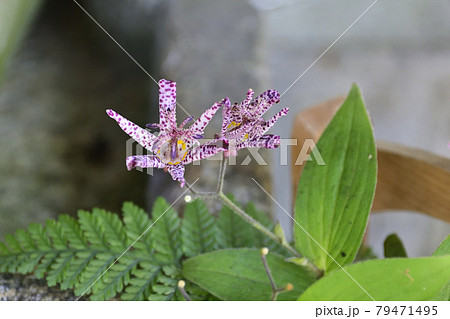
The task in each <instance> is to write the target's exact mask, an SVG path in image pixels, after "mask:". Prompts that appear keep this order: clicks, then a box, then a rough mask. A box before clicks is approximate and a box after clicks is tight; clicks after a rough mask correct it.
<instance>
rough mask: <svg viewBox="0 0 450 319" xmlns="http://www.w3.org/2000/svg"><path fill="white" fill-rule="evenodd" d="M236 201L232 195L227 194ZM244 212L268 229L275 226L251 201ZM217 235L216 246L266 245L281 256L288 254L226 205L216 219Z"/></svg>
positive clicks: (257, 246) (258, 246)
mask: <svg viewBox="0 0 450 319" xmlns="http://www.w3.org/2000/svg"><path fill="white" fill-rule="evenodd" d="M228 197H229V198H230V199H231V200H233V202H235V204H238V203H236V201H235V200H234V198H233V196H228ZM245 212H246V213H247V214H248V215H249V216H250V217H253V218H254V219H255V220H256V221H258V222H260V223H261V224H262V225H263V226H265V227H266V228H268V229H269V230H273V229H274V228H275V223H273V222H272V221H271V220H270V219H269V218H268V216H267V215H266V214H265V213H263V212H262V211H260V210H258V209H257V208H256V206H255V204H253V203H248V204H247V206H246V209H245ZM217 227H218V236H217V248H219V249H221V248H242V247H248V248H261V247H268V248H269V249H270V250H271V251H273V252H277V253H279V254H281V255H283V256H289V254H288V252H287V251H286V250H285V249H284V248H283V247H282V246H281V245H279V244H278V243H276V242H274V241H272V240H271V239H269V238H267V237H266V236H264V235H263V234H261V233H260V232H259V231H258V230H256V229H255V228H253V227H252V226H251V225H250V224H248V223H247V222H246V221H244V220H243V219H242V218H241V217H239V216H238V215H236V214H235V213H234V212H233V211H232V210H231V209H230V208H229V207H228V206H225V205H224V206H223V207H222V209H221V211H220V213H219V217H218V219H217Z"/></svg>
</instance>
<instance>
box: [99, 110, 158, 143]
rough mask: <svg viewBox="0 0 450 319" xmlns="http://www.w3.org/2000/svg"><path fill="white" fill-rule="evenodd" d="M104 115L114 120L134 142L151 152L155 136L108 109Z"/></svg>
mask: <svg viewBox="0 0 450 319" xmlns="http://www.w3.org/2000/svg"><path fill="white" fill-rule="evenodd" d="M106 113H107V114H108V115H109V116H110V117H111V118H113V119H114V120H116V122H117V123H118V124H119V126H120V128H121V129H122V130H123V131H124V132H125V133H127V134H128V135H129V136H131V137H132V138H133V139H134V140H135V141H136V142H138V143H139V144H140V145H142V146H143V147H145V148H146V149H147V150H149V151H151V150H152V146H153V143H154V142H155V140H156V136H154V135H153V134H152V133H150V132H149V131H147V130H145V129H143V128H141V127H139V126H138V125H136V124H134V123H133V122H131V121H129V120H127V119H126V118H124V117H123V116H122V115H120V114H119V113H117V112H115V111H113V110H111V109H109V110H106Z"/></svg>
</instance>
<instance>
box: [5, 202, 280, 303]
mask: <svg viewBox="0 0 450 319" xmlns="http://www.w3.org/2000/svg"><path fill="white" fill-rule="evenodd" d="M122 210H123V221H122V220H120V219H119V217H118V216H117V215H116V214H112V213H110V212H107V211H105V210H102V209H98V208H96V209H94V210H93V211H92V212H87V211H79V212H78V219H75V218H73V217H70V216H68V215H60V216H59V218H58V220H57V221H56V220H48V221H46V223H45V226H42V225H39V224H30V226H29V227H28V229H27V230H18V231H16V232H15V233H14V234H10V235H6V236H5V243H1V242H0V272H11V273H15V272H20V273H23V274H26V273H33V272H34V274H35V276H36V277H38V278H43V277H45V278H46V280H47V283H48V285H49V286H54V285H58V284H59V285H60V287H61V289H74V292H75V294H76V295H77V296H81V295H84V294H87V295H89V294H90V295H91V299H93V300H107V299H111V298H115V297H117V296H118V295H120V298H121V299H122V300H184V298H183V296H182V295H181V294H180V292H179V291H178V288H177V284H178V281H179V280H180V279H183V278H182V275H181V260H182V258H184V257H193V256H196V255H198V254H202V253H205V252H208V251H212V250H214V249H216V248H229V247H262V246H263V243H265V242H264V240H267V239H265V238H261V236H259V234H258V233H257V232H255V230H254V229H253V228H252V227H251V226H250V225H248V224H247V223H246V222H245V221H244V220H242V219H241V218H240V217H238V216H237V215H235V214H234V213H233V212H232V211H231V210H230V209H229V208H228V207H223V209H222V211H221V213H220V215H219V217H218V218H215V217H214V216H213V215H211V214H210V213H209V212H208V209H207V208H206V206H205V204H204V202H202V201H200V200H196V201H194V202H192V203H190V204H188V205H187V207H186V210H185V214H184V219H183V220H182V219H180V218H179V216H178V214H177V213H176V212H175V211H174V210H173V209H172V208H171V207H170V205H169V204H168V203H167V202H166V201H165V200H164V199H163V198H158V199H157V200H156V202H155V205H154V207H153V210H152V218H149V216H148V215H147V214H146V213H145V212H144V210H142V209H141V208H139V207H137V206H135V205H133V204H132V203H124V205H123V208H122ZM247 211H248V213H249V214H250V215H251V216H253V217H254V218H255V219H257V220H259V221H260V222H261V223H262V224H264V225H265V226H267V227H271V225H272V226H273V224H271V223H270V220H268V219H267V217H266V216H265V215H264V214H262V213H261V212H259V211H257V210H256V208H254V206H251V205H249V206H247ZM264 217H266V219H264ZM186 291H188V293H189V294H190V296H191V298H192V299H193V300H211V299H214V298H215V297H213V296H211V295H210V294H209V293H207V292H206V291H204V290H202V289H201V288H200V287H198V286H196V285H194V284H193V283H187V285H186Z"/></svg>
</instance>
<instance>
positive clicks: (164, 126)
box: [106, 80, 225, 187]
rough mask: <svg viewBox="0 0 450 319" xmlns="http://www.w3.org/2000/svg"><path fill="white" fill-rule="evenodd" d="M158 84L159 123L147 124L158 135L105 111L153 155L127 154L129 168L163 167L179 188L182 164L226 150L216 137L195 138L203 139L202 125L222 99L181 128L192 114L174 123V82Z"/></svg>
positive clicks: (203, 127)
mask: <svg viewBox="0 0 450 319" xmlns="http://www.w3.org/2000/svg"><path fill="white" fill-rule="evenodd" d="M158 85H159V123H152V124H147V127H149V128H159V130H160V132H159V135H157V136H156V135H153V134H152V133H150V132H149V131H147V130H145V129H143V128H141V127H139V126H138V125H136V124H134V123H133V122H131V121H129V120H127V119H126V118H124V117H123V116H121V115H120V114H118V113H116V112H115V111H113V110H107V111H106V113H107V114H108V115H109V116H110V117H111V118H113V119H114V120H116V122H117V123H118V124H119V126H120V127H121V128H122V130H123V131H124V132H125V133H127V134H128V135H129V136H131V137H132V138H133V139H134V140H135V141H136V142H138V143H139V144H140V145H142V146H143V147H144V148H146V149H147V150H149V151H151V152H153V153H154V154H155V155H135V156H129V157H127V159H126V164H127V168H128V170H131V169H133V168H135V167H142V168H147V167H155V168H163V169H164V170H165V171H168V172H169V173H170V175H171V176H172V178H173V179H174V180H176V181H179V182H180V183H181V187H183V186H184V184H185V179H184V165H186V164H189V163H191V162H193V161H197V160H201V159H204V158H207V157H210V156H213V155H215V154H217V153H219V152H221V151H223V150H225V149H224V148H222V147H221V146H218V144H222V142H221V141H219V140H218V139H216V140H212V141H210V142H208V143H205V144H203V145H200V143H199V141H198V139H201V138H203V132H204V130H205V127H206V126H207V125H208V123H209V122H210V121H211V119H212V117H213V115H214V114H215V113H216V112H217V110H218V109H219V108H220V107H221V106H222V104H223V103H224V101H220V102H217V103H215V104H214V105H213V106H211V107H210V108H209V109H207V110H206V111H205V112H204V113H203V114H202V115H201V116H200V117H199V118H198V119H197V120H196V121H195V122H194V123H193V124H192V125H191V126H190V127H189V128H184V126H185V125H186V124H187V123H188V122H190V121H192V120H193V119H192V117H188V118H187V119H185V120H184V121H183V123H181V125H180V126H177V119H176V83H175V82H172V81H168V80H160V81H159V82H158Z"/></svg>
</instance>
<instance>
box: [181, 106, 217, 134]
mask: <svg viewBox="0 0 450 319" xmlns="http://www.w3.org/2000/svg"><path fill="white" fill-rule="evenodd" d="M225 100H226V99H223V100H222V101H220V102H216V103H214V104H213V106H211V107H210V108H209V109H207V110H206V111H205V112H203V114H202V115H200V117H199V118H198V119H197V120H196V121H195V122H194V124H192V125H191V126H190V127H189V132H191V133H192V134H203V131H204V130H205V127H206V126H207V125H208V124H209V122H210V121H211V119H212V117H213V116H214V114H216V112H217V111H218V110H219V109H220V107H221V106H222V105H223V104H224V103H225Z"/></svg>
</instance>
